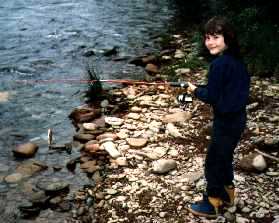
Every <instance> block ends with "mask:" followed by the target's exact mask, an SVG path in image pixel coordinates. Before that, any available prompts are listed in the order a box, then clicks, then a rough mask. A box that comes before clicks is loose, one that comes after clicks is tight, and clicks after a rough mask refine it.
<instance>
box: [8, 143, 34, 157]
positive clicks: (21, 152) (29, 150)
mask: <svg viewBox="0 0 279 223" xmlns="http://www.w3.org/2000/svg"><path fill="white" fill-rule="evenodd" d="M38 148H39V146H38V145H36V144H34V143H31V142H29V143H25V144H22V145H19V146H17V147H16V148H15V149H14V150H13V153H14V156H16V157H25V158H29V157H33V156H34V155H35V153H36V152H37V150H38Z"/></svg>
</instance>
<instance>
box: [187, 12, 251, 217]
mask: <svg viewBox="0 0 279 223" xmlns="http://www.w3.org/2000/svg"><path fill="white" fill-rule="evenodd" d="M204 44H205V46H206V48H207V49H208V50H209V52H210V54H211V55H214V56H216V58H215V59H214V60H213V62H212V63H211V65H210V69H209V75H208V84H207V86H206V87H197V86H195V85H193V84H192V83H190V82H189V83H188V84H189V87H188V91H190V92H191V93H193V94H194V95H195V96H196V97H197V98H198V99H200V100H201V101H203V102H205V103H208V104H210V105H211V106H212V107H213V115H214V117H213V131H212V136H211V142H210V145H209V146H208V150H207V155H206V160H205V178H206V180H207V189H206V195H204V197H203V200H202V201H200V202H198V203H196V204H192V205H191V207H190V208H189V211H190V212H191V213H193V214H194V215H198V216H205V217H216V216H217V215H218V211H219V209H220V208H221V207H222V206H223V205H224V204H229V205H232V204H233V201H234V184H233V179H234V175H233V164H232V163H233V152H234V149H235V148H236V146H237V144H238V142H239V140H240V136H241V134H242V132H243V130H244V128H245V125H246V109H245V107H246V104H247V100H248V95H249V85H250V77H249V75H248V73H247V70H246V68H245V66H244V64H243V62H242V60H241V59H240V56H239V47H238V42H237V38H236V34H235V32H234V31H233V29H232V27H231V25H230V24H229V23H228V22H227V21H226V19H224V18H222V17H213V18H212V19H210V20H209V21H208V22H207V23H206V25H205V29H204Z"/></svg>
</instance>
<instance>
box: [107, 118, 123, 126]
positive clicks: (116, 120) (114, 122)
mask: <svg viewBox="0 0 279 223" xmlns="http://www.w3.org/2000/svg"><path fill="white" fill-rule="evenodd" d="M105 122H106V123H107V124H109V125H116V126H119V125H122V124H123V122H124V120H123V119H121V118H117V117H105Z"/></svg>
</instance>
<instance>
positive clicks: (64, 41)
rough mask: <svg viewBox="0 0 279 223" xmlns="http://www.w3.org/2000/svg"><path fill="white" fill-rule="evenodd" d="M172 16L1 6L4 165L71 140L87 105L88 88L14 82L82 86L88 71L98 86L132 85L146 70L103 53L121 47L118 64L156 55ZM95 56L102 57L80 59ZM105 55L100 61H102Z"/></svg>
mask: <svg viewBox="0 0 279 223" xmlns="http://www.w3.org/2000/svg"><path fill="white" fill-rule="evenodd" d="M172 15H173V10H172V9H171V7H170V6H169V3H168V1H166V0H165V1H148V0H134V1H129V0H121V1H118V0H107V1H106V0H102V1H101V0H93V1H89V0H83V1H72V0H48V1H34V0H11V1H1V6H0V33H1V35H0V81H1V86H0V92H6V93H8V101H7V102H1V103H0V118H1V119H0V139H1V142H0V161H1V162H8V161H7V158H8V157H9V156H10V151H11V146H13V145H15V144H17V143H19V142H24V141H29V140H37V139H42V140H46V137H47V129H48V128H52V129H54V133H55V135H56V137H57V138H58V139H63V138H64V137H67V136H69V135H70V134H69V131H70V129H71V128H72V127H71V125H70V122H69V120H68V118H67V115H68V114H69V112H70V111H71V110H72V109H73V108H74V107H75V106H78V105H81V104H82V103H83V100H84V99H83V97H82V95H83V94H82V93H83V92H84V91H85V90H86V89H87V86H86V85H84V84H61V83H51V84H45V83H28V84H25V83H24V82H23V83H22V82H17V81H16V80H41V79H44V80H48V79H56V80H61V79H85V78H87V76H86V75H85V74H86V64H87V63H89V64H91V65H93V66H94V67H95V69H96V70H97V72H98V74H99V75H100V77H101V78H104V79H106V78H135V77H137V78H138V77H139V74H143V71H142V69H141V68H138V67H135V66H133V65H129V64H128V62H127V60H126V61H118V62H113V61H112V60H111V59H110V58H106V57H104V56H102V54H101V50H103V49H110V48H112V47H114V46H117V47H118V57H121V58H122V57H124V58H129V57H130V58H132V57H135V56H138V55H142V54H144V53H146V52H150V51H154V50H156V46H155V43H154V41H153V40H154V37H155V36H158V35H160V34H162V33H164V32H166V31H167V29H168V27H167V24H168V21H169V20H170V19H171V17H172ZM90 50H94V51H95V52H96V54H97V55H95V56H93V57H90V58H86V57H84V56H83V54H84V53H85V52H87V51H90ZM98 52H100V53H98Z"/></svg>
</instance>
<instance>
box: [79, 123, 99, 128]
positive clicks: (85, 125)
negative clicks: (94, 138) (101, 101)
mask: <svg viewBox="0 0 279 223" xmlns="http://www.w3.org/2000/svg"><path fill="white" fill-rule="evenodd" d="M82 126H83V128H84V129H86V130H96V129H97V125H96V124H95V123H91V122H90V123H83V124H82Z"/></svg>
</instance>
